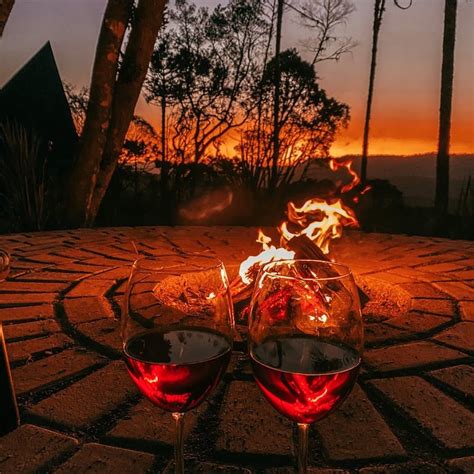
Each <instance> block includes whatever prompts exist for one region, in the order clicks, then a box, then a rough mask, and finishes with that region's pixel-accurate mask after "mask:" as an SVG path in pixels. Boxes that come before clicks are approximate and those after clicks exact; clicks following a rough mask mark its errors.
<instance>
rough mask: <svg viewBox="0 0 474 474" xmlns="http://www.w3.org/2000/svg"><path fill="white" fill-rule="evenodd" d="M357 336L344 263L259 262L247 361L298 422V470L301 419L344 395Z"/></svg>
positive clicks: (272, 398) (356, 308) (356, 310)
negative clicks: (261, 264) (260, 267)
mask: <svg viewBox="0 0 474 474" xmlns="http://www.w3.org/2000/svg"><path fill="white" fill-rule="evenodd" d="M363 339H364V336H363V322H362V315H361V311H360V302H359V296H358V290H357V286H356V284H355V282H354V278H353V277H352V274H351V272H350V270H349V269H348V268H347V267H345V266H344V265H340V264H335V263H332V262H327V261H319V260H284V261H277V262H271V263H269V264H267V265H265V266H264V267H263V268H262V270H261V272H260V274H259V276H258V278H257V281H256V285H255V289H254V293H253V296H252V301H251V309H250V316H249V353H250V359H251V363H252V368H253V372H254V376H255V380H256V382H257V385H258V386H259V388H260V390H261V391H262V393H263V395H264V396H265V398H266V399H267V400H268V401H269V402H270V404H271V405H272V406H273V407H274V408H275V409H276V410H277V411H278V412H279V413H281V414H282V415H284V416H286V417H287V418H289V419H290V420H292V421H295V422H296V423H298V426H299V427H300V440H301V442H302V445H303V448H304V449H303V451H304V452H301V451H300V452H299V466H300V472H306V471H305V469H306V467H305V466H306V461H305V459H306V449H305V446H306V445H307V430H308V425H309V424H310V423H314V422H317V421H319V420H321V419H322V418H324V417H326V416H328V415H329V414H330V413H332V412H333V411H334V410H336V409H337V407H338V406H339V405H340V404H341V403H342V402H343V401H344V400H345V399H346V397H347V396H348V395H349V393H350V391H351V390H352V388H353V386H354V384H355V381H356V379H357V374H358V372H359V367H360V362H361V356H362V350H363Z"/></svg>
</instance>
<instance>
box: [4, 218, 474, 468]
mask: <svg viewBox="0 0 474 474" xmlns="http://www.w3.org/2000/svg"><path fill="white" fill-rule="evenodd" d="M256 233H257V232H256V229H254V228H236V227H234V228H231V227H213V228H206V227H194V228H192V229H191V228H184V227H182V228H166V227H148V228H115V229H95V230H74V231H64V232H44V233H35V234H19V235H7V236H2V237H0V247H1V248H5V249H7V250H9V251H10V252H11V253H12V256H13V264H12V272H11V274H10V277H9V279H8V281H7V282H4V283H1V284H0V320H1V321H3V323H4V330H5V334H6V338H7V343H8V347H9V352H10V356H11V359H12V368H13V377H14V381H15V385H16V391H17V394H18V396H19V402H20V411H21V419H22V426H21V427H20V428H19V429H17V430H16V431H14V432H13V433H10V434H9V435H6V436H4V437H3V438H0V472H1V473H2V474H3V473H17V472H22V473H23V472H78V473H81V472H97V473H99V472H100V473H102V472H105V473H107V472H124V473H127V472H133V473H140V472H150V471H154V472H167V473H171V472H172V471H173V468H172V443H173V439H174V438H173V431H172V429H173V424H172V420H171V417H170V415H168V414H166V413H164V412H162V411H160V410H159V409H158V408H155V407H153V406H152V405H151V404H150V403H149V402H148V401H146V400H144V399H143V397H142V396H141V395H140V394H139V393H138V392H137V390H136V389H135V388H134V386H133V385H132V383H131V381H130V380H129V378H128V375H127V373H126V369H125V365H124V364H123V363H122V362H121V361H120V358H121V354H120V346H121V341H120V331H119V322H118V318H119V314H118V312H119V307H120V301H121V298H122V295H123V291H124V285H125V281H126V278H127V274H128V271H129V270H128V269H129V266H130V262H131V261H132V260H133V259H134V254H135V251H134V248H133V245H132V243H131V242H132V241H133V242H135V244H136V245H137V247H138V249H139V250H140V252H142V253H144V254H148V255H163V254H172V255H174V256H175V257H174V258H180V257H182V256H183V255H184V254H185V253H188V252H208V253H214V254H216V255H217V256H219V257H220V258H221V259H222V260H223V261H224V262H225V264H226V266H227V268H228V271H229V273H231V274H235V272H236V270H237V268H238V264H239V263H240V261H242V260H243V259H244V258H246V257H247V256H248V255H251V254H252V255H254V254H256V253H257V252H258V250H259V246H258V244H256V243H255V242H254V240H255V237H256ZM333 256H334V257H336V258H337V260H339V261H341V262H343V263H346V264H348V265H349V266H350V267H351V268H352V269H353V271H354V273H355V274H356V277H357V278H358V281H359V282H363V284H364V285H365V286H364V288H365V287H368V288H369V293H370V289H371V288H373V289H374V291H375V293H374V294H376V293H377V291H378V292H379V294H380V295H381V298H383V300H384V304H383V305H380V307H379V309H377V308H376V309H374V308H371V309H370V311H369V306H370V305H368V306H367V310H365V313H366V352H365V356H364V365H363V368H362V371H361V375H360V377H359V383H358V385H357V386H356V388H355V389H354V391H353V393H352V394H351V396H350V397H349V398H348V400H347V401H346V403H345V404H344V405H343V406H342V407H341V408H340V409H339V410H338V411H337V412H336V413H334V414H333V415H331V416H330V417H329V418H327V419H326V420H323V421H321V422H320V423H317V424H316V425H315V426H314V427H312V429H311V433H310V456H309V459H310V464H311V469H310V472H311V473H319V474H324V473H326V474H329V473H349V472H357V473H385V472H387V473H405V472H408V473H410V472H417V473H425V472H426V473H438V472H440V473H442V472H453V473H459V472H464V473H473V472H474V436H473V433H474V414H473V411H472V406H473V402H474V392H473V387H474V244H473V243H471V242H462V241H449V240H443V239H429V238H422V237H407V236H393V235H387V234H363V233H360V232H352V233H348V234H346V235H345V237H344V238H343V239H341V240H340V241H338V242H335V243H334V245H333ZM237 329H238V334H239V337H236V341H237V342H236V344H235V353H234V355H233V358H232V363H231V365H230V368H229V370H228V371H227V373H226V375H225V377H224V380H223V382H222V383H221V384H220V386H219V387H218V389H217V390H216V391H215V393H214V394H213V395H212V396H211V398H210V399H209V400H207V401H206V402H204V403H203V404H202V405H201V407H199V408H198V409H197V410H195V411H194V412H193V413H191V414H189V416H188V420H187V426H186V432H185V436H186V450H185V451H186V466H187V471H188V472H229V473H282V474H283V473H289V472H293V471H292V467H293V463H294V445H293V438H294V428H293V427H292V425H291V423H290V422H288V421H287V420H285V419H284V418H282V417H281V416H279V415H278V414H277V413H276V412H275V411H274V410H273V409H272V408H271V407H270V405H269V404H268V403H267V402H266V401H265V400H264V399H263V397H262V395H261V394H260V392H259V391H258V389H257V387H256V385H255V384H254V382H253V381H252V376H251V371H250V370H249V364H248V361H247V360H246V355H245V327H244V326H242V327H238V328H237Z"/></svg>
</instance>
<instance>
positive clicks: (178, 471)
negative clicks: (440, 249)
mask: <svg viewBox="0 0 474 474" xmlns="http://www.w3.org/2000/svg"><path fill="white" fill-rule="evenodd" d="M173 418H174V421H175V422H176V443H175V445H174V464H175V474H184V457H183V441H184V413H173Z"/></svg>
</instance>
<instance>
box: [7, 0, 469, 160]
mask: <svg viewBox="0 0 474 474" xmlns="http://www.w3.org/2000/svg"><path fill="white" fill-rule="evenodd" d="M406 1H407V0H402V2H406ZM105 3H106V1H105V0H81V1H78V0H16V2H15V6H14V8H13V11H12V14H11V16H10V19H9V21H8V23H7V26H6V28H5V32H4V35H3V37H2V38H1V39H0V87H1V86H2V85H3V84H4V83H5V82H6V81H7V80H8V79H9V78H10V77H11V76H12V75H13V74H14V73H15V72H16V70H17V69H18V68H19V67H21V66H22V65H23V64H24V63H25V62H26V61H27V60H28V59H29V58H30V57H31V56H32V55H33V54H34V53H35V52H36V51H37V50H38V49H39V48H40V47H41V46H42V45H43V44H44V43H45V42H46V41H48V40H50V41H51V43H52V46H53V50H54V53H55V55H56V60H57V62H58V66H59V70H60V73H61V76H62V78H63V79H64V80H65V81H67V82H70V83H73V84H75V85H76V86H78V87H80V86H87V85H89V81H90V74H91V67H92V62H93V59H94V52H95V46H96V43H97V38H98V32H99V28H100V23H101V20H102V13H103V10H104V8H105ZM216 3H217V2H216V1H213V0H207V1H203V0H196V4H198V5H214V4H216ZM353 3H354V4H355V6H356V11H355V12H354V13H353V14H352V15H351V17H350V18H349V20H348V22H347V25H346V27H345V29H344V30H342V31H341V32H340V33H341V34H342V35H344V36H351V37H352V38H353V40H355V41H356V42H357V46H356V47H355V48H354V50H353V51H352V54H349V55H346V56H345V57H344V58H343V59H342V60H340V61H339V62H333V63H327V64H323V65H321V66H320V67H318V70H317V73H318V76H319V78H320V83H321V85H322V86H323V87H324V88H325V89H326V91H327V92H328V93H329V94H330V95H333V96H334V97H335V98H337V99H338V100H340V101H344V102H346V103H347V104H349V105H350V107H351V115H352V120H351V124H350V127H349V129H348V130H346V131H343V132H342V133H341V134H340V136H339V137H338V139H337V142H336V143H335V145H334V147H333V150H332V152H333V154H334V155H343V154H347V153H360V150H361V137H362V128H363V119H364V110H365V103H366V96H367V82H368V73H369V63H370V47H371V33H372V32H371V29H372V9H373V3H374V2H373V0H356V1H354V2H353ZM387 4H388V7H387V11H386V13H385V16H384V21H383V24H382V30H381V34H380V42H379V56H378V69H377V77H376V85H375V97H374V108H373V121H372V131H371V145H370V153H372V154H414V153H424V152H430V151H434V150H435V149H436V142H437V123H438V105H439V88H440V70H441V47H442V31H443V13H444V0H414V1H413V6H412V7H411V8H410V9H409V10H406V11H402V10H399V9H398V8H396V7H395V6H394V5H393V1H392V0H387ZM307 36H308V32H306V31H305V30H303V29H302V28H301V27H300V26H299V25H297V24H296V23H294V22H293V21H292V20H291V19H289V18H287V19H286V20H285V25H284V46H285V47H298V44H299V42H300V40H301V39H304V38H305V37H307ZM473 78H474V1H472V0H458V24H457V39H456V56H455V77H454V99H453V128H452V140H451V143H452V146H451V151H452V152H453V153H474V80H473ZM137 112H138V113H140V114H142V115H143V116H144V117H145V118H147V119H148V120H150V121H151V122H152V123H156V122H157V120H158V115H159V114H158V109H156V108H154V107H153V106H149V105H147V104H146V103H145V102H144V101H143V100H140V103H139V105H138V109H137Z"/></svg>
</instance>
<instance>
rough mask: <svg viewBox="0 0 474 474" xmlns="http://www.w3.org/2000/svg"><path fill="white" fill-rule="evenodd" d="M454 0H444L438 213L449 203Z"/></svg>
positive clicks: (436, 203)
mask: <svg viewBox="0 0 474 474" xmlns="http://www.w3.org/2000/svg"><path fill="white" fill-rule="evenodd" d="M456 10H457V0H445V7H444V34H443V63H442V66H441V95H440V105H439V134H438V154H437V158H436V192H435V207H436V210H437V211H438V214H439V215H440V216H443V215H445V214H446V213H447V211H448V205H449V142H450V133H451V105H452V97H453V76H454V44H455V40H456Z"/></svg>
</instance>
